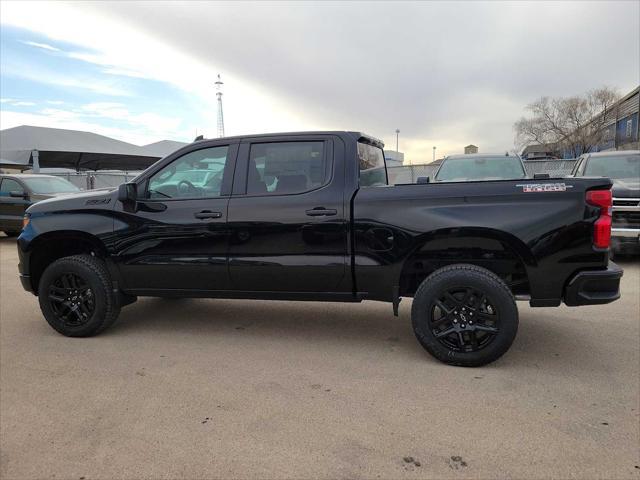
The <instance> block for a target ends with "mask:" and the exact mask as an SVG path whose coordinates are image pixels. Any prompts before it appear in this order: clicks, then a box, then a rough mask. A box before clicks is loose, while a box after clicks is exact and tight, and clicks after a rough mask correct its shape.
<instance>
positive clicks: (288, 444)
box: [0, 237, 640, 480]
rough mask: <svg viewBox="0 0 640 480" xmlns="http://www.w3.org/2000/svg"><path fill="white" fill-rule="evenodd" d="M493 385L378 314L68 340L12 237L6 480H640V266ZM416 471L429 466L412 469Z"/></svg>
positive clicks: (528, 314)
mask: <svg viewBox="0 0 640 480" xmlns="http://www.w3.org/2000/svg"><path fill="white" fill-rule="evenodd" d="M639 263H640V262H639V261H638V259H637V258H636V259H626V260H624V261H621V262H620V264H621V265H622V266H623V267H624V268H625V276H624V279H623V284H622V299H621V300H619V301H617V302H615V303H613V304H610V305H605V306H595V307H582V308H568V307H560V308H539V309H532V308H529V306H528V305H527V304H526V303H519V308H520V329H519V332H518V336H517V338H516V340H515V343H514V345H513V346H512V348H511V350H510V351H509V352H508V353H507V354H506V355H505V356H504V357H503V358H502V359H500V360H499V361H497V362H495V363H494V364H491V365H489V366H486V367H482V368H478V369H465V368H455V367H450V366H446V365H443V364H441V363H439V362H437V361H436V360H434V359H432V358H431V357H430V356H429V355H428V354H427V353H426V352H425V351H424V350H423V349H422V348H421V347H420V346H419V344H418V343H417V341H416V340H415V338H414V336H413V332H412V330H411V325H410V306H411V302H410V301H408V300H404V301H403V302H402V304H401V308H400V317H399V318H395V317H393V315H392V312H391V306H390V305H387V304H383V303H377V302H364V303H362V304H325V303H294V302H266V301H242V300H205V299H202V300H200V299H199V300H162V299H141V300H139V301H138V302H137V303H135V304H133V305H131V306H128V307H126V308H124V309H123V310H122V313H121V315H120V319H119V320H118V322H117V323H116V324H115V325H114V326H113V327H112V328H111V329H109V330H108V331H106V332H104V333H103V334H102V335H100V336H98V337H94V338H86V339H73V338H66V337H63V336H61V335H59V334H58V333H56V332H55V331H54V330H52V329H51V328H50V327H49V326H48V325H47V324H46V322H45V321H44V319H43V317H42V315H41V313H40V310H39V308H38V303H37V299H36V298H35V297H34V296H33V295H31V294H28V293H26V292H24V291H23V290H22V288H21V286H20V283H19V281H18V276H17V254H16V247H15V239H9V238H4V237H1V238H0V282H1V283H0V453H1V456H0V477H1V478H2V479H32V478H34V479H35V478H38V479H39V478H43V479H44V478H46V479H52V478H56V479H86V480H89V479H94V478H102V479H113V478H154V479H155V478H188V479H196V478H224V479H228V478H256V479H257V478H296V479H299V478H390V479H391V478H392V479H405V478H406V479H414V478H456V479H457V478H506V477H510V478H536V479H538V478H579V479H590V478H594V479H595V478H602V479H604V478H606V479H614V478H631V479H640V453H639V450H640V416H639V410H640V405H639V403H640V331H639V324H640V305H639V289H640V265H639ZM409 457H411V458H409Z"/></svg>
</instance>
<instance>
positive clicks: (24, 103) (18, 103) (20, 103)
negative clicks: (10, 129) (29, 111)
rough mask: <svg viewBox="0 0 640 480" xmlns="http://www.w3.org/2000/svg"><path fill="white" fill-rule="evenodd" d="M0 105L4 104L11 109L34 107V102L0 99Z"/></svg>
mask: <svg viewBox="0 0 640 480" xmlns="http://www.w3.org/2000/svg"><path fill="white" fill-rule="evenodd" d="M0 103H6V104H8V105H11V106H12V107H32V106H34V105H35V103H34V102H27V101H23V100H16V99H15V98H0Z"/></svg>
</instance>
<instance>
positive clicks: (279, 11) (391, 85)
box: [2, 1, 640, 162]
mask: <svg viewBox="0 0 640 480" xmlns="http://www.w3.org/2000/svg"><path fill="white" fill-rule="evenodd" d="M2 8H3V15H2V22H4V23H7V24H10V25H16V26H20V27H22V28H27V29H30V30H33V31H35V32H39V33H40V34H42V35H45V36H47V37H48V38H50V39H51V40H52V41H53V42H55V41H64V42H66V43H69V44H73V45H77V46H78V49H77V50H78V51H74V52H72V54H73V55H74V56H73V58H75V59H77V60H81V61H84V62H87V63H90V64H93V65H98V66H100V67H101V69H102V70H103V71H104V72H108V73H109V75H107V76H105V78H102V79H101V80H102V81H106V80H105V79H106V78H109V79H112V80H115V79H118V78H128V79H132V78H133V79H135V78H140V79H153V80H154V81H157V82H162V83H165V84H168V85H171V86H173V87H176V88H177V89H179V90H180V91H182V92H183V93H184V94H185V95H184V99H182V98H181V99H180V101H182V102H184V107H185V110H186V111H188V112H191V113H192V115H191V117H192V118H195V119H198V121H199V122H201V125H202V124H204V125H215V108H216V105H215V92H214V90H213V85H212V83H213V81H214V79H215V75H216V74H217V73H218V72H221V73H222V75H223V80H224V81H225V92H224V97H223V98H224V105H225V122H226V125H225V126H226V130H227V131H228V132H229V133H233V134H237V133H252V132H266V131H278V130H302V129H324V128H330V129H358V130H360V129H361V130H364V131H366V132H368V133H370V134H372V135H374V136H376V137H380V138H383V139H384V140H386V141H387V143H388V144H389V145H395V134H394V131H395V129H396V128H400V130H401V134H400V149H401V150H405V152H406V153H407V155H406V157H407V158H409V159H410V160H412V161H414V162H422V161H428V160H430V159H431V154H432V147H433V146H434V145H435V146H437V152H438V156H440V155H441V154H447V153H458V152H461V151H462V148H463V147H464V145H467V144H469V143H474V144H476V145H479V147H480V149H481V151H485V152H486V151H491V150H493V151H502V150H504V149H508V148H510V147H512V145H513V131H512V124H513V122H514V121H515V120H517V118H519V117H520V115H522V114H523V113H524V107H525V106H526V105H527V104H528V103H530V102H531V101H532V100H534V99H536V98H537V97H539V96H541V95H552V96H560V95H572V94H577V93H581V92H584V91H586V90H588V89H590V88H593V87H597V86H600V85H603V84H609V85H614V86H617V87H619V88H620V90H621V91H622V92H626V91H628V90H631V89H632V88H634V87H636V86H637V84H638V71H639V70H640V62H639V60H638V59H639V58H640V46H639V45H640V42H638V31H639V30H640V23H639V18H640V7H639V4H638V2H618V1H611V2H606V3H605V2H601V3H596V2H555V3H552V2H513V3H502V2H463V1H460V2H451V3H444V2H406V3H405V2H402V3H398V2H393V3H391V2H389V3H385V2H371V3H366V4H365V3H362V2H357V3H334V2H324V3H311V2H308V3H305V2H301V3H273V2H256V3H244V2H243V3H240V2H238V3H222V2H211V3H209V2H193V3H188V4H186V5H185V3H169V2H162V3H156V2H87V3H44V4H38V5H37V8H34V7H33V4H31V3H29V4H26V5H25V4H24V3H18V2H3V4H2ZM567 18H571V19H572V21H571V22H567ZM593 32H598V36H594V35H593ZM601 38H606V39H607V41H606V42H603V41H601V40H599V39H601ZM611 45H623V46H624V48H614V49H612V48H611ZM80 49H82V51H80ZM86 52H89V53H86ZM112 85H114V86H115V87H116V88H117V87H118V86H119V85H118V83H113V84H112ZM96 93H99V92H96ZM99 98H100V97H98V99H99ZM103 113H106V112H103ZM111 113H112V114H113V111H112V112H111ZM164 116H165V117H171V114H170V112H169V113H168V114H166V115H164ZM192 118H190V119H188V120H191V119H192ZM113 120H114V121H115V120H116V119H113ZM183 120H187V119H183ZM136 128H138V127H136Z"/></svg>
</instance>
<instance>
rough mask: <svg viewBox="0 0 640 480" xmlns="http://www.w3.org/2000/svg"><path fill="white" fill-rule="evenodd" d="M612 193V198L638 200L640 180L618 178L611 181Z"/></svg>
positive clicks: (639, 196)
mask: <svg viewBox="0 0 640 480" xmlns="http://www.w3.org/2000/svg"><path fill="white" fill-rule="evenodd" d="M612 180H613V179H612ZM612 193H613V196H614V197H620V198H640V179H638V178H619V179H617V180H613V188H612Z"/></svg>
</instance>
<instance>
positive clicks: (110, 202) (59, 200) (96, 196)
mask: <svg viewBox="0 0 640 480" xmlns="http://www.w3.org/2000/svg"><path fill="white" fill-rule="evenodd" d="M41 197H43V198H44V199H43V200H42V201H39V202H37V203H34V204H33V205H31V206H30V207H29V208H28V209H27V213H31V214H32V213H49V212H55V211H57V210H64V211H69V210H95V209H100V210H102V209H107V210H111V209H112V208H113V206H114V205H115V202H116V199H117V197H118V191H117V188H101V189H99V190H88V191H86V192H81V193H70V194H69V193H65V194H60V195H55V196H51V195H49V196H44V195H43V196H41Z"/></svg>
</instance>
